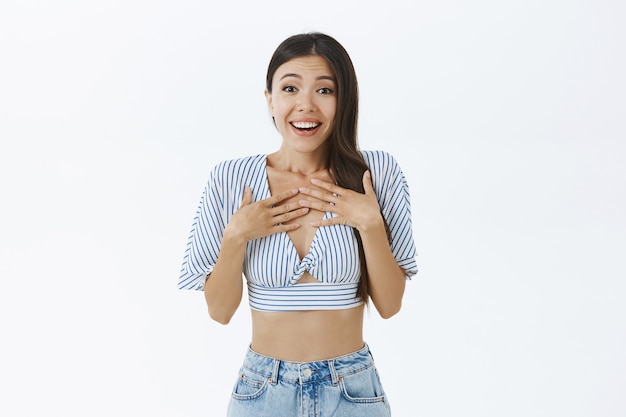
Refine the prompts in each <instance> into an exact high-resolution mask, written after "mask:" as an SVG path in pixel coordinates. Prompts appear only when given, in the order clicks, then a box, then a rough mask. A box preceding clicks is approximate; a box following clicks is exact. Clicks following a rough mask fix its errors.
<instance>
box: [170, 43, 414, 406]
mask: <svg viewBox="0 0 626 417" xmlns="http://www.w3.org/2000/svg"><path fill="white" fill-rule="evenodd" d="M266 83H267V84H266V91H265V95H266V98H267V103H268V107H269V110H270V112H271V115H272V118H273V121H274V124H275V126H276V129H277V130H278V132H279V133H280V135H281V136H282V144H281V146H280V148H279V149H278V150H277V151H276V152H274V153H271V154H268V155H256V156H249V157H244V158H240V159H235V160H231V161H224V162H222V163H220V164H218V165H217V166H216V167H215V168H214V169H213V170H212V172H211V174H210V178H209V182H208V185H207V187H206V188H205V190H204V193H203V196H202V199H201V201H200V206H199V207H198V211H197V213H196V217H195V219H194V223H193V226H192V231H191V235H190V237H189V242H188V245H187V250H186V253H185V258H184V261H183V268H182V271H181V276H180V280H179V288H181V289H197V290H204V295H205V298H206V302H207V306H208V310H209V314H210V316H211V318H213V319H214V320H216V321H218V322H220V323H223V324H227V323H228V322H229V320H230V319H231V317H232V316H233V314H234V313H235V311H236V310H237V308H238V306H239V304H240V302H241V298H242V293H243V280H242V274H243V275H245V277H246V281H247V287H248V288H247V289H248V295H249V300H250V307H251V314H252V341H251V344H250V348H249V350H248V352H247V354H246V357H245V359H244V365H243V367H242V368H241V372H240V374H239V377H238V379H237V383H236V385H235V387H234V390H233V394H232V398H231V401H230V405H229V409H228V415H229V416H231V417H239V416H259V417H260V416H272V417H274V416H296V415H297V416H319V415H322V416H324V415H333V416H359V417H362V416H389V415H390V411H389V403H388V401H387V399H386V397H385V393H384V391H383V389H382V386H381V384H380V381H379V378H378V374H377V371H376V369H375V366H374V362H373V360H372V356H371V355H370V353H369V349H368V346H367V345H366V344H365V343H364V340H363V313H364V306H365V305H366V304H367V303H368V302H369V300H371V301H372V303H373V304H374V306H375V307H376V309H377V311H378V312H379V314H380V315H381V316H382V317H384V318H389V317H391V316H393V315H394V314H396V313H397V312H398V311H399V310H400V305H401V301H402V296H403V293H404V288H405V282H406V279H407V278H409V277H411V276H412V275H414V274H415V273H416V272H417V268H416V264H415V249H414V244H413V238H412V230H411V218H410V199H409V194H408V186H407V184H406V180H405V177H404V175H403V174H402V171H401V170H400V167H399V166H398V165H397V163H396V162H395V160H394V159H393V158H392V157H391V156H390V155H389V154H387V153H385V152H381V151H359V149H358V145H357V112H358V88H357V80H356V75H355V72H354V67H353V65H352V62H351V60H350V57H349V56H348V54H347V52H346V51H345V50H344V48H343V47H342V46H341V45H340V44H339V43H338V42H337V41H336V40H335V39H333V38H332V37H330V36H327V35H324V34H320V33H309V34H302V35H295V36H292V37H290V38H288V39H286V40H285V41H284V42H283V43H281V45H279V47H278V48H277V49H276V51H275V52H274V55H273V56H272V58H271V61H270V64H269V68H268V72H267V80H266Z"/></svg>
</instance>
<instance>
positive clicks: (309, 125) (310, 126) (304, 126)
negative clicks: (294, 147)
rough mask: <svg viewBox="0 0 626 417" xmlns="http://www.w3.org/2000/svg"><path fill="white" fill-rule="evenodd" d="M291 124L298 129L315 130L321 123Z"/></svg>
mask: <svg viewBox="0 0 626 417" xmlns="http://www.w3.org/2000/svg"><path fill="white" fill-rule="evenodd" d="M291 124H292V125H293V127H295V128H297V129H313V128H314V127H317V126H319V123H312V122H292V123H291Z"/></svg>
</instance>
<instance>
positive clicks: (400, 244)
mask: <svg viewBox="0 0 626 417" xmlns="http://www.w3.org/2000/svg"><path fill="white" fill-rule="evenodd" d="M363 156H364V158H365V161H366V162H367V164H368V165H369V167H370V171H371V173H372V183H373V186H374V190H375V191H376V194H377V198H378V202H379V204H380V208H381V212H382V214H383V217H384V218H385V220H386V221H387V224H388V225H389V229H390V231H391V252H392V254H393V256H394V258H395V259H396V262H397V263H398V265H399V266H400V267H401V268H402V269H404V271H405V273H406V277H407V279H410V278H411V277H413V276H414V275H415V274H417V262H416V260H415V258H416V256H417V253H416V250H415V243H414V240H413V224H412V220H411V198H410V194H409V185H408V183H407V180H406V177H405V175H404V173H403V172H402V169H401V168H400V165H399V164H398V163H397V161H396V160H395V159H394V158H393V156H392V155H391V154H389V153H387V152H384V151H367V152H364V153H363Z"/></svg>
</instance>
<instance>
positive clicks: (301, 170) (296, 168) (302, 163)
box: [267, 148, 328, 175]
mask: <svg viewBox="0 0 626 417" xmlns="http://www.w3.org/2000/svg"><path fill="white" fill-rule="evenodd" d="M267 164H268V165H269V166H270V167H272V168H275V169H278V170H280V171H289V172H294V173H298V174H302V175H311V174H313V173H316V172H319V171H323V170H326V169H327V168H328V167H327V164H326V154H325V152H324V151H323V150H319V151H315V152H307V153H303V152H295V151H293V150H290V149H285V148H280V149H279V150H278V151H276V152H274V153H272V154H269V155H267Z"/></svg>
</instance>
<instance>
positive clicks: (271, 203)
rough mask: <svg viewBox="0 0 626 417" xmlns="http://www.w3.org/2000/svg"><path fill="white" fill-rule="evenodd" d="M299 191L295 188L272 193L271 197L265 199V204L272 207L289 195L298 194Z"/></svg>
mask: <svg viewBox="0 0 626 417" xmlns="http://www.w3.org/2000/svg"><path fill="white" fill-rule="evenodd" d="M299 192H300V191H299V190H298V189H297V188H294V189H291V190H288V191H285V192H282V193H279V194H276V195H273V196H271V197H269V198H268V199H267V200H265V201H266V202H267V204H268V205H269V206H270V207H272V206H275V205H277V204H278V203H280V202H281V201H283V200H286V199H288V198H289V197H293V196H294V195H296V194H298V193H299Z"/></svg>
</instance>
